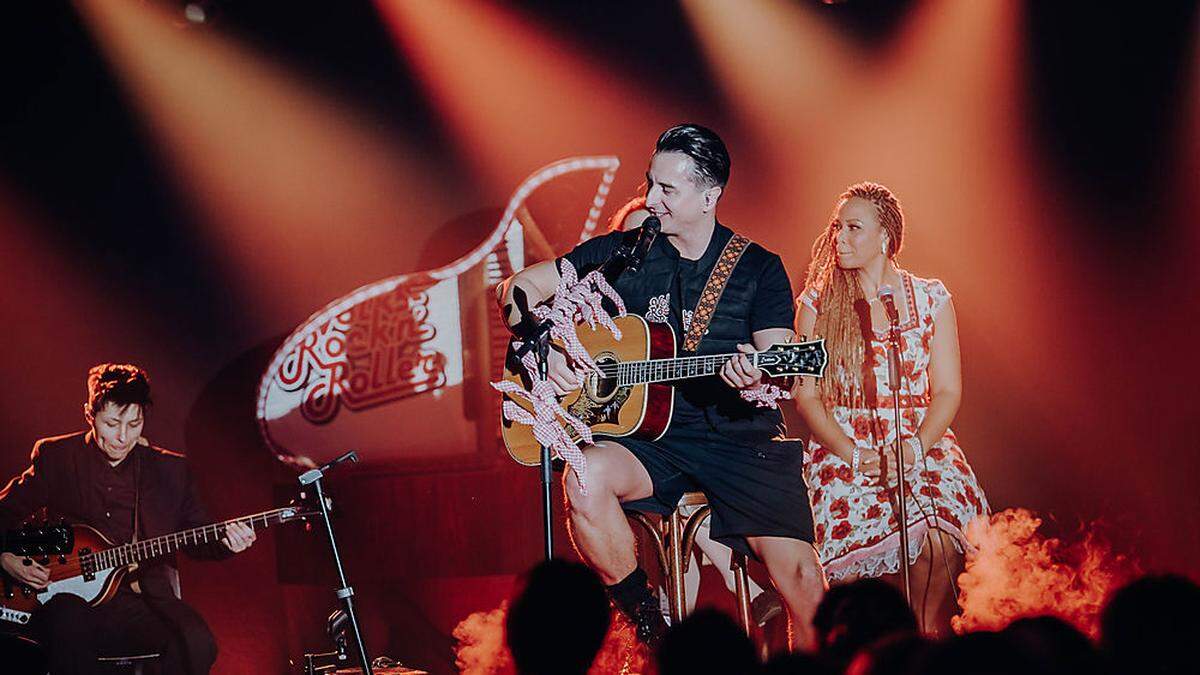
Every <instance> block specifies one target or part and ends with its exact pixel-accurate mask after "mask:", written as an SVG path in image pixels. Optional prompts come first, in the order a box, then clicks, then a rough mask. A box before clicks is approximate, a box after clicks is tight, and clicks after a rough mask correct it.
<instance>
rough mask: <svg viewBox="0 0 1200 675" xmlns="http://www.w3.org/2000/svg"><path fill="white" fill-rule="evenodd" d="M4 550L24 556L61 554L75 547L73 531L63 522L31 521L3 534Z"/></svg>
mask: <svg viewBox="0 0 1200 675" xmlns="http://www.w3.org/2000/svg"><path fill="white" fill-rule="evenodd" d="M3 548H4V552H5V553H13V554H16V555H19V556H24V557H30V558H33V557H37V556H47V555H62V554H66V553H70V552H71V550H72V549H74V548H75V531H74V530H72V529H71V526H70V525H67V524H65V523H63V524H59V525H49V524H40V525H34V524H32V523H29V524H26V525H22V526H21V529H19V530H10V531H9V532H7V533H6V534H5V535H4V547H3Z"/></svg>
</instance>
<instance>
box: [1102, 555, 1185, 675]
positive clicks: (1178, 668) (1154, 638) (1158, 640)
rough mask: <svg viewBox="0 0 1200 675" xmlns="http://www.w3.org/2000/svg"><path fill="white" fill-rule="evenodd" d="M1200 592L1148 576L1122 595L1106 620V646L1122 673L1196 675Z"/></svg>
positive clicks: (1169, 578) (1177, 580)
mask: <svg viewBox="0 0 1200 675" xmlns="http://www.w3.org/2000/svg"><path fill="white" fill-rule="evenodd" d="M1197 639H1200V586H1197V585H1196V584H1195V583H1193V582H1192V581H1190V580H1189V579H1186V578H1184V577H1181V576H1177V575H1173V574H1168V575H1158V576H1145V577H1142V578H1141V579H1137V580H1136V581H1133V582H1131V583H1129V584H1128V585H1126V586H1124V587H1122V588H1121V589H1119V590H1118V591H1117V592H1116V593H1114V594H1113V596H1112V598H1110V599H1109V601H1108V604H1107V605H1106V606H1105V608H1104V612H1103V613H1102V614H1101V617H1100V644H1101V647H1102V649H1103V651H1104V653H1105V654H1106V655H1107V656H1108V658H1109V659H1111V661H1112V664H1113V666H1114V670H1115V671H1116V672H1130V673H1133V672H1137V673H1184V672H1186V673H1194V672H1196V669H1197V668H1200V659H1198V658H1197V656H1196V655H1195V652H1196V642H1197Z"/></svg>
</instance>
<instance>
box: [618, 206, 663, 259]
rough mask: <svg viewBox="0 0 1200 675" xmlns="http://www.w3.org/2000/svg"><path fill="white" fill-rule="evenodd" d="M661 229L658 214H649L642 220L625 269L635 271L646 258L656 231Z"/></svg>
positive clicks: (656, 234) (656, 233)
mask: <svg viewBox="0 0 1200 675" xmlns="http://www.w3.org/2000/svg"><path fill="white" fill-rule="evenodd" d="M661 231H662V221H661V220H659V219H658V216H650V217H648V218H646V219H645V220H643V221H642V227H641V229H639V230H638V238H637V242H636V243H635V244H634V245H633V251H631V252H630V254H629V258H628V260H627V262H626V264H625V269H627V270H629V271H630V272H636V271H638V269H639V268H640V267H641V266H642V263H643V262H645V260H646V254H647V253H649V252H650V247H651V246H652V245H654V239H655V237H657V236H658V233H659V232H661Z"/></svg>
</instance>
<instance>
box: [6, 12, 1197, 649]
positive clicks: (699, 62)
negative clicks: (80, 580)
mask: <svg viewBox="0 0 1200 675" xmlns="http://www.w3.org/2000/svg"><path fill="white" fill-rule="evenodd" d="M181 4H182V3H179V4H174V3H170V2H134V1H132V0H119V1H116V2H110V3H105V2H100V1H99V0H96V1H92V2H78V3H75V4H72V3H63V2H43V3H21V6H20V9H16V8H8V9H6V14H5V19H4V21H3V27H2V28H0V31H2V35H0V53H2V55H3V63H4V72H5V78H4V81H3V82H4V84H3V86H4V87H5V88H6V89H7V96H6V97H5V103H4V105H3V107H0V232H3V237H4V239H3V244H2V245H0V284H2V285H3V288H4V299H3V308H4V309H3V312H4V314H3V321H2V324H0V325H3V326H4V327H5V340H4V344H5V345H6V348H5V349H4V350H3V353H2V355H0V373H2V377H3V386H2V387H0V473H3V474H5V475H11V474H15V473H16V472H18V471H20V470H21V469H23V468H24V466H25V465H26V462H27V457H28V450H29V448H30V447H31V445H32V443H33V442H34V441H35V440H36V439H37V438H39V437H42V436H46V435H51V434H57V433H64V432H68V431H72V430H76V429H79V428H81V427H82V424H83V422H82V418H81V415H80V407H79V406H80V404H81V403H82V400H83V394H84V387H83V378H84V374H85V373H86V370H87V368H88V367H90V366H91V365H93V364H95V363H97V362H101V361H109V360H112V361H132V362H136V363H139V364H141V365H143V366H145V367H146V368H147V369H148V370H149V371H150V373H151V374H152V376H153V378H154V384H155V394H156V405H155V408H154V410H153V413H152V416H151V418H150V423H149V427H148V436H149V437H150V438H151V440H153V441H154V442H156V443H159V444H162V445H165V446H167V447H170V448H174V449H176V450H180V451H185V452H187V454H188V455H189V457H190V458H191V461H192V464H193V466H194V468H195V472H196V474H197V476H198V477H199V480H200V482H201V486H202V489H203V492H204V494H205V495H206V497H207V499H208V501H209V504H210V507H211V510H212V511H213V512H214V514H215V515H219V516H223V517H227V516H233V515H237V514H239V513H242V512H250V511H257V510H260V509H263V508H266V507H267V506H268V505H269V504H271V503H272V502H274V501H275V500H276V499H277V498H278V497H277V494H276V492H275V490H276V485H278V484H286V483H287V482H288V481H289V480H291V475H292V474H291V473H290V472H289V470H287V469H285V468H284V467H283V466H282V465H280V464H278V463H277V462H276V461H275V460H274V459H273V458H272V456H271V455H270V453H268V452H267V451H266V449H265V447H264V446H263V444H262V442H261V440H260V439H259V437H258V433H257V429H256V426H255V422H254V401H255V393H256V387H257V384H258V380H259V378H260V377H261V375H262V372H263V370H264V369H265V367H266V365H267V361H268V359H269V358H270V356H271V354H272V352H273V351H274V349H275V348H276V347H277V346H278V345H279V344H280V342H281V340H282V339H283V337H284V336H285V335H287V334H288V333H290V332H291V330H292V329H293V328H295V327H296V326H298V325H299V324H300V323H301V322H302V321H303V320H304V319H305V317H307V316H308V314H309V313H311V312H312V311H315V310H316V309H318V308H319V307H321V306H323V305H324V304H325V303H327V302H329V301H330V300H332V299H334V298H337V297H339V296H341V295H344V294H346V293H347V292H349V291H350V290H353V289H354V288H356V287H358V286H360V285H362V284H365V283H369V282H371V281H374V280H377V279H381V278H384V277H387V276H391V275H395V274H399V273H402V272H409V271H416V270H421V269H428V268H431V267H435V266H438V265H441V264H445V263H446V262H448V261H450V260H452V259H453V258H455V257H456V256H458V255H461V254H462V253H464V252H466V251H468V250H470V249H471V248H472V247H473V246H474V245H475V244H477V243H478V241H479V239H480V238H482V236H483V235H484V234H485V233H486V231H487V230H488V228H489V227H491V226H492V225H494V222H493V221H491V220H489V218H493V217H494V213H495V212H496V209H498V208H500V207H501V206H503V204H504V202H505V201H506V199H507V197H508V194H509V192H510V191H511V190H512V189H513V188H514V187H515V186H516V184H517V183H518V182H519V181H520V179H521V178H522V177H523V176H525V175H527V174H528V173H530V172H531V171H533V170H535V169H537V168H538V167H540V166H542V165H544V164H547V163H549V162H551V161H553V160H556V159H559V158H562V157H566V156H572V155H580V154H594V153H613V154H617V155H618V156H620V157H621V159H622V161H623V163H624V164H623V168H622V170H621V172H620V174H619V175H618V179H617V183H616V186H615V190H614V193H613V194H614V197H613V198H612V199H610V202H609V205H608V210H611V209H612V208H613V207H614V206H616V205H617V204H619V203H620V201H622V200H623V198H624V197H625V196H627V195H631V194H632V193H633V192H634V190H635V188H636V186H637V184H638V183H639V182H640V176H641V173H642V166H643V162H644V161H645V160H646V158H647V156H648V151H649V149H650V147H651V144H652V142H653V139H654V138H655V136H656V134H657V133H658V132H659V131H660V130H661V129H662V128H665V127H666V126H668V125H669V124H672V123H674V122H677V121H683V120H691V121H697V122H700V123H703V124H706V125H708V126H711V127H713V128H715V129H717V130H718V131H719V132H720V133H721V134H722V135H723V136H724V137H725V138H726V140H727V141H728V143H729V145H730V148H731V152H732V154H733V160H734V166H733V179H732V182H731V183H730V186H729V192H728V195H727V197H726V200H725V204H724V205H723V210H722V219H723V220H725V221H727V222H730V223H731V224H733V225H734V226H735V227H738V228H739V229H740V230H742V231H744V232H746V233H747V234H749V235H750V236H752V237H754V238H755V239H757V240H758V241H761V242H762V243H764V245H766V246H768V247H769V248H772V249H774V250H776V251H778V252H780V253H781V255H783V257H784V260H785V262H786V263H787V265H788V268H789V272H790V273H791V275H792V279H793V285H794V286H795V288H796V290H797V291H798V290H799V288H800V284H801V282H802V279H803V271H804V267H805V266H806V264H807V261H808V247H809V245H810V242H811V241H812V239H813V238H814V237H815V236H816V234H817V233H818V232H819V230H820V228H821V227H822V226H823V225H824V222H825V220H824V219H825V218H826V217H827V214H828V212H829V210H830V208H831V207H832V205H833V202H834V200H835V198H836V196H837V194H838V193H839V192H840V191H841V190H842V189H843V188H844V187H845V186H846V185H848V184H850V183H852V182H856V181H858V180H862V179H875V180H879V181H880V182H883V183H885V184H888V185H889V186H891V187H892V188H893V189H894V190H895V191H896V192H897V194H898V195H899V196H900V198H901V200H902V201H903V202H904V204H905V208H906V214H907V218H908V227H909V234H908V237H907V243H906V252H905V255H904V256H903V257H902V262H903V263H904V264H905V265H906V266H907V267H909V268H910V269H912V270H913V271H914V272H916V273H917V274H920V275H924V276H938V277H940V278H942V279H943V280H945V281H946V283H947V285H948V286H949V288H950V289H951V291H952V292H953V293H955V298H956V306H957V310H958V315H959V321H960V331H961V341H962V349H963V358H964V375H965V387H966V396H965V399H964V404H963V408H962V410H961V412H960V414H959V417H958V419H957V420H956V422H955V425H954V426H955V429H956V431H957V432H958V434H959V437H960V439H961V440H962V442H963V445H964V447H965V449H966V451H967V453H968V456H969V457H970V458H971V460H972V463H973V465H974V467H975V470H976V472H977V473H978V475H979V476H980V477H981V482H982V484H983V487H984V488H985V490H986V491H987V492H988V494H989V497H990V499H991V502H992V504H993V507H994V508H996V509H1002V508H1009V507H1027V508H1031V509H1033V510H1034V511H1035V512H1037V513H1039V514H1041V515H1042V516H1044V517H1046V518H1047V519H1048V520H1049V525H1048V528H1049V531H1050V532H1052V533H1061V534H1064V535H1071V533H1073V532H1075V531H1076V530H1077V529H1079V528H1082V527H1087V528H1093V527H1099V528H1102V529H1103V531H1104V533H1105V534H1106V536H1108V537H1109V538H1110V539H1111V540H1112V541H1113V543H1114V545H1115V546H1116V547H1117V549H1118V550H1119V551H1122V552H1125V553H1128V554H1130V555H1131V556H1133V557H1134V558H1136V559H1137V560H1139V561H1140V563H1141V565H1142V567H1143V568H1145V569H1172V570H1177V571H1182V572H1185V573H1190V574H1192V575H1197V574H1200V564H1198V563H1197V562H1196V561H1197V560H1200V543H1198V542H1200V538H1197V537H1196V536H1195V533H1196V531H1197V529H1198V526H1200V522H1198V521H1200V515H1198V514H1200V510H1198V509H1197V506H1198V503H1197V497H1196V494H1197V493H1196V490H1195V488H1194V483H1195V477H1196V476H1197V475H1200V453H1197V443H1196V440H1195V438H1196V423H1197V421H1198V420H1200V415H1198V413H1200V404H1198V403H1197V401H1198V400H1200V399H1198V398H1197V397H1196V396H1195V395H1194V394H1193V393H1192V390H1191V389H1192V386H1193V385H1194V383H1195V381H1196V379H1197V376H1198V375H1200V369H1198V368H1197V367H1196V366H1195V359H1194V358H1193V357H1192V355H1191V354H1190V351H1191V349H1193V348H1195V347H1194V340H1195V337H1194V336H1195V334H1196V331H1197V329H1198V328H1200V317H1198V316H1197V306H1198V303H1197V301H1196V297H1197V292H1198V291H1200V273H1198V272H1197V271H1196V266H1195V265H1194V263H1193V259H1194V258H1195V256H1196V254H1197V253H1200V237H1198V236H1197V226H1196V222H1195V218H1196V213H1197V210H1198V209H1197V207H1200V196H1198V194H1200V160H1198V159H1197V157H1198V156H1200V86H1198V85H1200V79H1198V78H1200V75H1198V73H1197V68H1196V65H1197V58H1198V54H1200V52H1198V51H1197V43H1196V32H1197V20H1198V19H1197V12H1196V7H1195V4H1193V3H1183V2H1179V3H1139V4H1136V5H1135V4H1130V3H1122V5H1121V6H1119V7H1115V6H1113V7H1110V6H1100V5H1101V4H1102V3H1082V2H1080V3H1072V2H1068V3H1046V2H1033V1H1030V2H1025V3H1009V2H1002V1H999V0H997V1H995V2H971V3H959V2H954V1H951V0H942V1H940V2H938V1H929V2H867V1H862V2H856V1H854V0H849V1H847V2H844V3H841V4H836V5H832V6H830V5H822V4H820V3H815V2H804V1H801V0H795V1H785V0H777V1H773V2H768V1H765V0H764V1H763V2H746V3H716V2H712V3H709V2H703V1H702V0H693V1H687V2H680V3H678V4H677V3H672V2H659V3H559V2H548V1H546V2H535V1H532V0H523V1H518V2H509V3H502V4H499V3H490V2H486V1H485V0H463V1H461V2H448V3H442V2H432V1H429V2H416V1H414V2H402V1H401V0H392V1H389V2H384V1H381V2H379V3H377V4H376V5H373V4H371V3H364V2H349V1H347V2H338V3H324V2H313V3H296V2H283V1H282V0H279V1H263V2H253V3H235V2H217V3H211V4H210V7H211V8H212V9H213V10H215V11H214V13H213V16H212V19H211V21H210V22H209V23H208V24H206V25H204V26H188V25H186V23H185V22H184V21H183V20H182V19H180V18H179V17H180V16H181V13H180V11H179V9H178V8H179V7H180V6H181ZM448 223H454V224H455V225H454V227H452V228H450V227H446V225H447V224H448ZM559 243H560V244H561V245H563V246H565V245H566V244H567V242H559ZM494 456H495V459H494V461H485V462H483V463H482V464H479V463H473V464H472V465H471V466H470V467H469V468H468V469H463V468H462V467H460V466H457V465H456V464H454V463H450V462H447V463H446V464H445V465H442V466H437V467H434V468H433V469H430V468H429V467H426V468H424V469H422V470H420V471H416V470H412V469H411V468H405V467H404V466H396V467H390V468H389V467H386V466H384V467H379V466H376V467H371V468H370V470H365V469H364V470H358V471H350V472H347V473H346V474H345V475H343V476H341V477H339V478H338V479H337V480H336V481H335V483H334V486H333V487H334V489H335V490H336V491H337V492H338V493H339V494H340V495H341V497H342V502H343V504H342V508H343V510H344V512H345V517H344V518H343V519H342V521H341V522H340V523H339V527H340V528H341V532H342V539H343V542H344V545H345V547H346V549H347V550H348V557H349V564H350V571H351V574H352V580H353V581H354V582H355V585H356V586H357V587H358V588H359V592H360V594H361V597H362V600H361V603H362V609H363V612H364V614H365V616H366V624H367V627H368V631H367V632H368V636H369V637H370V638H371V642H372V650H373V651H374V652H376V653H388V654H391V655H393V656H398V657H402V658H404V659H405V660H407V661H410V662H413V663H416V664H419V665H424V666H426V667H429V668H431V669H433V670H437V671H439V672H442V671H446V670H447V669H448V668H449V667H450V660H451V657H450V645H451V639H450V637H449V631H450V629H451V628H452V627H453V625H454V624H455V623H456V622H457V621H459V620H460V619H462V618H463V617H464V616H465V615H466V614H467V613H469V612H471V611H476V610H480V609H490V608H492V607H494V606H495V605H496V604H497V603H498V601H499V600H500V599H501V598H502V597H503V596H504V595H505V594H506V593H507V592H508V588H509V583H510V581H511V576H512V575H513V574H515V573H517V572H519V571H520V570H521V569H523V568H524V567H526V566H528V565H529V564H531V563H532V562H534V561H536V560H537V558H538V555H539V548H538V536H539V532H538V530H537V527H538V525H537V524H538V513H537V502H536V495H535V477H534V476H533V475H532V472H531V471H529V470H525V469H523V468H521V467H517V466H515V465H513V464H511V463H510V462H509V461H508V460H507V458H506V457H505V456H504V454H503V452H502V451H501V450H500V449H498V448H497V449H496V450H495V453H494ZM1095 523H1099V525H1095ZM560 544H561V545H563V547H564V550H565V549H566V543H565V540H564V539H562V538H561V537H560ZM277 548H279V549H280V550H281V551H282V552H283V553H284V555H280V556H277V555H276V549H277ZM277 557H278V558H279V559H278V560H277ZM326 558H327V554H326V551H325V549H323V548H322V547H321V542H320V540H319V539H318V538H315V537H308V538H306V537H304V536H303V535H302V534H300V533H299V532H298V531H295V530H293V531H283V530H281V531H280V532H278V533H270V534H268V535H266V536H264V537H262V538H260V543H259V544H257V545H256V546H255V547H254V548H253V549H252V550H251V551H250V552H248V553H246V554H244V555H241V556H238V557H237V558H236V559H234V560H231V561H229V562H226V563H222V564H219V565H207V564H206V565H187V566H186V567H185V570H184V597H185V598H187V599H188V600H190V601H192V602H194V603H195V604H196V605H197V606H198V607H199V608H200V609H201V611H202V612H203V613H204V614H205V616H206V617H207V618H208V620H209V621H210V623H211V624H212V626H213V628H214V631H215V632H216V634H217V636H218V639H219V642H220V645H221V656H220V659H219V661H218V667H217V671H218V672H274V671H282V670H283V669H285V668H286V664H287V662H288V659H298V658H299V657H300V655H301V654H302V653H303V652H305V651H316V650H319V649H324V647H325V645H324V643H323V641H322V637H321V626H322V625H323V619H324V616H325V615H326V614H327V613H328V612H329V611H330V610H331V609H332V608H333V606H334V598H333V595H332V592H331V589H332V588H333V582H332V579H331V578H329V577H328V563H327V561H326ZM294 582H295V583H294Z"/></svg>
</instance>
